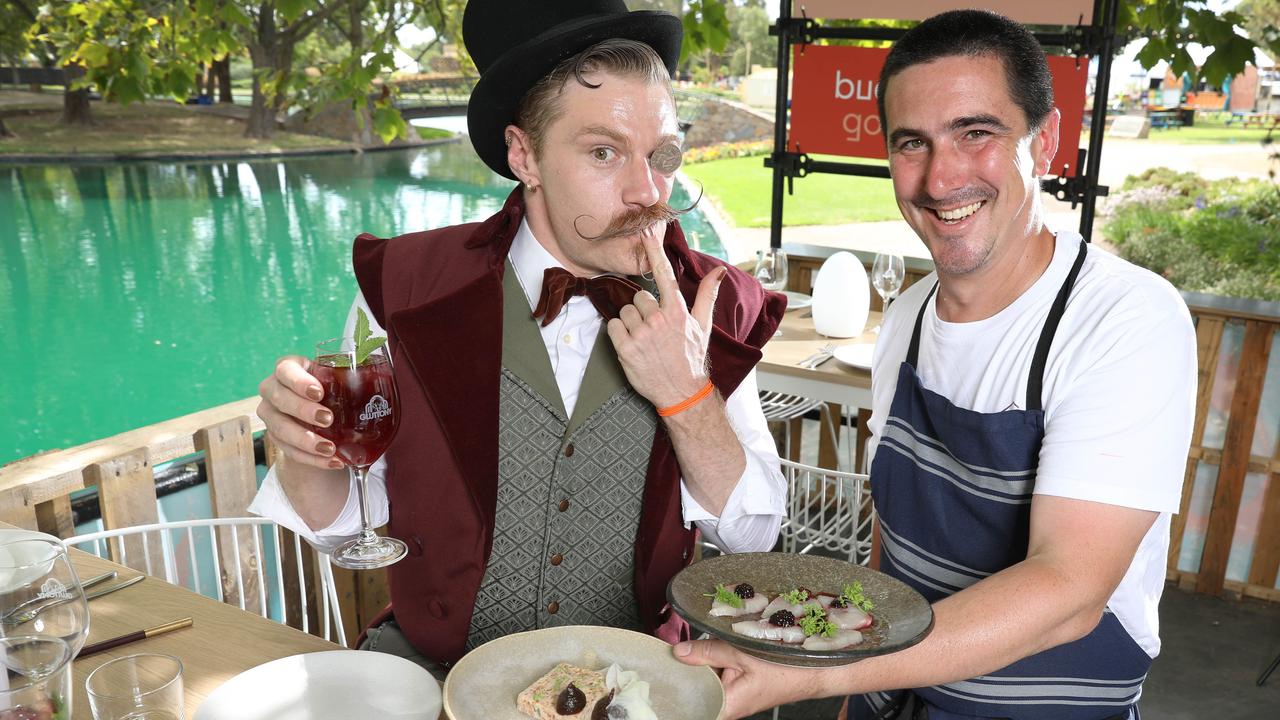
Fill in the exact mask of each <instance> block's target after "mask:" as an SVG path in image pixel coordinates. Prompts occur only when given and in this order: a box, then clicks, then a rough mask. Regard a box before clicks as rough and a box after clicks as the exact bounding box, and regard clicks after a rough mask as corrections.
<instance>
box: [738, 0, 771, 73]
mask: <svg viewBox="0 0 1280 720" xmlns="http://www.w3.org/2000/svg"><path fill="white" fill-rule="evenodd" d="M769 22H770V21H769V14H768V13H767V12H766V11H765V9H764V8H763V7H757V6H752V5H746V6H744V7H741V8H737V9H736V11H735V12H734V13H733V14H732V17H731V18H730V22H729V29H730V33H729V34H730V37H732V38H733V39H732V40H731V41H730V42H731V46H730V51H731V55H730V60H729V74H730V75H750V74H751V66H752V65H763V66H764V67H774V66H775V65H777V64H778V51H777V47H778V46H777V40H774V39H773V38H771V37H769ZM735 46H736V47H735Z"/></svg>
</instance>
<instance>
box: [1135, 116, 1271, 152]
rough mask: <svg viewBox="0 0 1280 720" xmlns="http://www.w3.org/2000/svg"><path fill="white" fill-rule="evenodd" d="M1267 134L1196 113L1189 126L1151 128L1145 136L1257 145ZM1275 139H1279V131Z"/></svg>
mask: <svg viewBox="0 0 1280 720" xmlns="http://www.w3.org/2000/svg"><path fill="white" fill-rule="evenodd" d="M1266 136H1267V131H1266V130H1264V129H1262V128H1256V127H1251V128H1247V129H1246V128H1244V127H1242V126H1241V125H1240V123H1239V122H1235V123H1232V124H1231V125H1227V123H1226V116H1225V115H1224V116H1222V117H1221V118H1218V117H1214V116H1212V115H1206V114H1204V113H1197V114H1196V123H1195V125H1192V126H1191V127H1178V128H1152V129H1151V134H1150V135H1148V136H1147V137H1148V138H1149V139H1151V140H1157V141H1159V142H1164V143H1175V144H1178V145H1222V144H1227V145H1231V144H1251V145H1258V144H1259V143H1260V142H1262V139H1263V138H1265V137H1266ZM1275 139H1276V140H1277V141H1280V131H1277V133H1276V135H1275Z"/></svg>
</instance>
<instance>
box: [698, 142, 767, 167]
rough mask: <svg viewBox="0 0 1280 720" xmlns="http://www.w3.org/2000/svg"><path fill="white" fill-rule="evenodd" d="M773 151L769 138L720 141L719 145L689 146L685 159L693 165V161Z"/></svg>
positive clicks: (748, 155) (709, 160)
mask: <svg viewBox="0 0 1280 720" xmlns="http://www.w3.org/2000/svg"><path fill="white" fill-rule="evenodd" d="M771 152H773V143H772V142H770V141H768V140H761V141H754V142H735V143H720V144H718V145H707V146H705V147H696V148H689V149H687V150H685V151H684V161H685V163H687V164H690V165H692V164H693V163H700V162H711V161H712V160H724V159H726V158H740V157H752V156H754V155H768V154H769V153H771Z"/></svg>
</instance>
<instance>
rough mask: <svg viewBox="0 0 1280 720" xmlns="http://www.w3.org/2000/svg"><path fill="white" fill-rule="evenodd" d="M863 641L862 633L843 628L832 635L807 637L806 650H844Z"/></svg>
mask: <svg viewBox="0 0 1280 720" xmlns="http://www.w3.org/2000/svg"><path fill="white" fill-rule="evenodd" d="M860 642H862V633H860V632H858V631H857V630H841V631H839V632H837V633H836V634H835V635H832V636H831V637H823V636H821V635H814V636H813V637H809V638H805V641H804V645H803V646H802V647H804V649H805V650H843V649H844V648H847V647H850V646H852V645H857V644H858V643H860Z"/></svg>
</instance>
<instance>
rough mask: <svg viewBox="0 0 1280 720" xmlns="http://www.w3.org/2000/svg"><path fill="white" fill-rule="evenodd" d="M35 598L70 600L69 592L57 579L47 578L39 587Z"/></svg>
mask: <svg viewBox="0 0 1280 720" xmlns="http://www.w3.org/2000/svg"><path fill="white" fill-rule="evenodd" d="M36 597H40V598H55V599H58V600H70V599H71V591H70V590H68V589H67V586H66V585H63V584H62V581H61V580H59V579H58V578H49V579H47V580H45V581H44V584H42V585H41V586H40V592H39V593H37V594H36Z"/></svg>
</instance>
